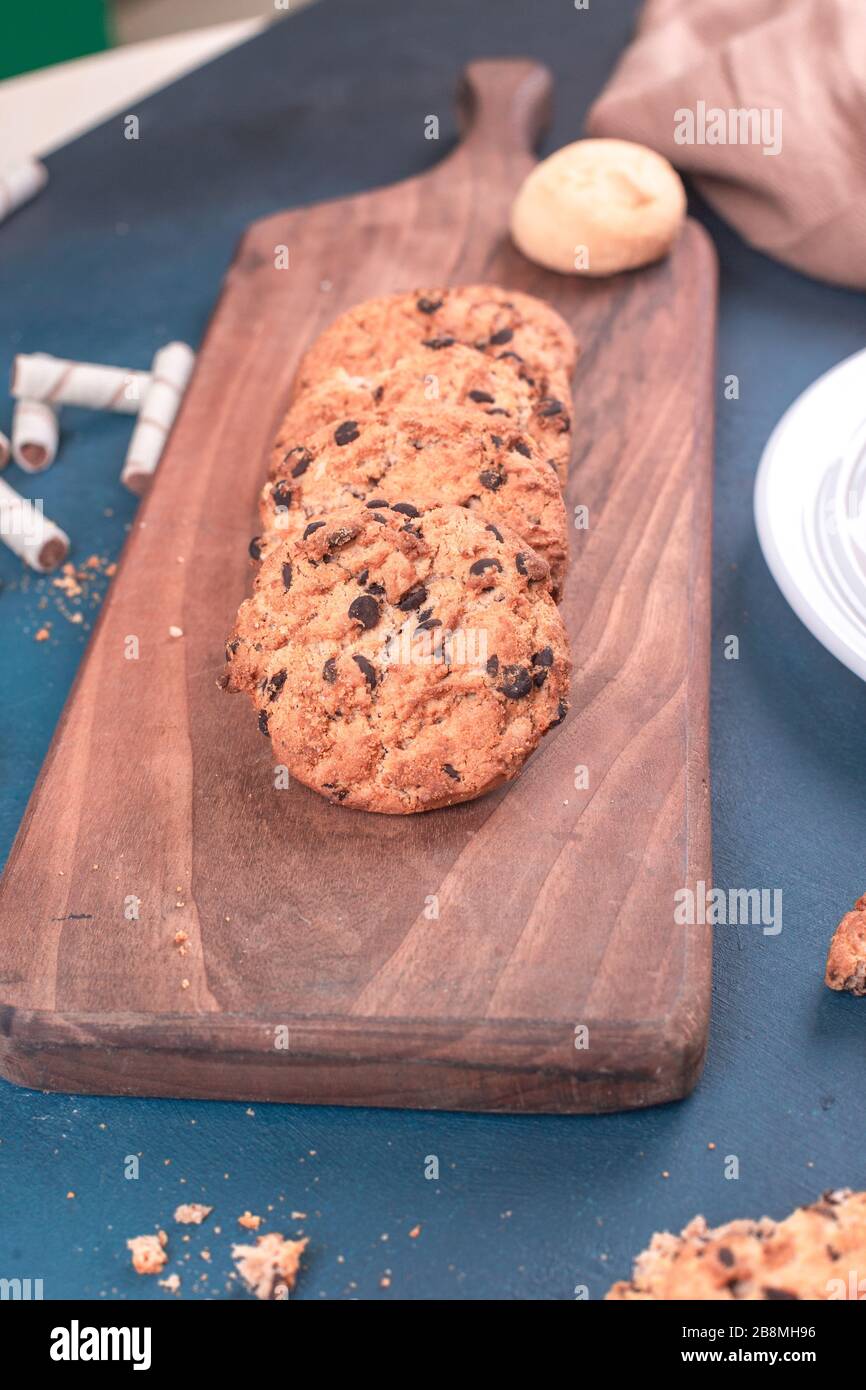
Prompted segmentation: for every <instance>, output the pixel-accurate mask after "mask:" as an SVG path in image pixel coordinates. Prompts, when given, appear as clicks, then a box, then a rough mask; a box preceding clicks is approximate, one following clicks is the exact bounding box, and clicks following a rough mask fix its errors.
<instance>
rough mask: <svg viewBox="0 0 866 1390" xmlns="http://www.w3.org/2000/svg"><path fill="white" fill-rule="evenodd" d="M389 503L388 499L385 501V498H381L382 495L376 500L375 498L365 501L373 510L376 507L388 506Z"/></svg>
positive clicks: (365, 504)
mask: <svg viewBox="0 0 866 1390" xmlns="http://www.w3.org/2000/svg"><path fill="white" fill-rule="evenodd" d="M387 505H388V503H387V502H386V501H384V499H383V498H381V497H377V498H376V500H375V501H374V502H365V503H364V506H365V507H369V509H370V511H372V510H373V508H374V507H387Z"/></svg>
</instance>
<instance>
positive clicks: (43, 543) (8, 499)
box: [0, 478, 69, 574]
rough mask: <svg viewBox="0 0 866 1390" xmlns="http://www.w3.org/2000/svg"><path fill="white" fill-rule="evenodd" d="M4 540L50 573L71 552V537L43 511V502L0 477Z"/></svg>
mask: <svg viewBox="0 0 866 1390" xmlns="http://www.w3.org/2000/svg"><path fill="white" fill-rule="evenodd" d="M0 540H2V541H3V543H4V545H8V547H9V549H10V550H12V551H14V553H15V554H16V555H17V556H19V557H20V559H22V560H23V561H24V563H25V564H27V565H29V566H30V568H31V569H34V570H38V571H39V572H40V574H46V573H47V572H48V571H49V570H53V569H56V568H57V566H58V565H59V564H62V562H63V561H64V560H65V559H66V557H67V555H68V554H69V537H68V536H67V534H66V532H65V531H61V529H60V527H59V526H55V524H54V522H53V521H49V520H48V518H47V517H46V516H45V515H44V513H43V511H42V503H41V502H35V503H34V502H30V501H28V499H27V498H26V497H21V496H20V495H19V494H18V493H17V492H16V491H15V489H14V488H12V487H10V486H9V484H8V483H7V482H6V480H5V478H0Z"/></svg>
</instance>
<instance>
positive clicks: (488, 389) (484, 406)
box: [270, 343, 571, 484]
mask: <svg viewBox="0 0 866 1390" xmlns="http://www.w3.org/2000/svg"><path fill="white" fill-rule="evenodd" d="M544 392H545V394H542V393H541V391H540V390H539V387H538V386H536V385H532V384H530V382H529V381H527V379H526V377H525V376H522V375H521V374H520V371H519V370H518V367H517V365H516V364H515V363H513V362H511V361H509V360H507V359H506V360H502V361H499V360H497V359H496V358H493V357H489V356H486V355H485V354H483V353H480V352H479V351H478V350H477V348H470V347H465V346H464V345H463V344H462V343H453V344H452V345H451V346H450V347H446V348H440V349H436V348H429V347H427V348H425V347H422V348H420V349H419V350H418V351H417V352H413V353H410V354H409V356H408V357H402V358H401V359H400V360H399V362H397V363H395V365H394V366H393V367H389V368H386V370H385V371H383V372H368V373H365V374H364V375H362V376H351V375H350V374H349V373H348V372H347V371H346V369H345V368H344V367H339V368H337V370H336V371H335V372H334V373H333V375H332V376H329V377H326V378H325V379H324V380H323V381H321V382H319V383H318V384H317V385H313V386H311V387H310V388H309V390H307V391H305V392H304V393H303V394H302V395H300V396H299V397H298V398H297V400H296V401H295V403H294V404H293V405H292V407H291V408H290V410H289V412H288V414H287V415H286V417H285V419H284V420H283V423H282V425H281V426H280V429H279V432H278V434H277V437H276V440H275V441H274V446H273V449H272V452H271V466H270V475H271V477H275V476H279V475H281V473H282V472H283V471H284V470H283V462H282V461H283V459H284V458H285V456H286V454H288V453H290V452H291V450H292V449H294V448H295V447H296V446H297V445H299V444H303V443H304V442H305V441H306V439H307V438H308V437H309V435H311V434H312V433H313V432H314V431H315V430H317V429H321V428H322V427H323V426H324V425H329V424H331V423H339V422H341V421H350V420H358V419H360V418H361V417H362V416H364V415H367V414H368V413H369V412H370V411H372V410H393V409H395V408H397V407H400V406H411V407H421V406H425V405H436V404H441V405H462V406H465V407H466V408H467V409H470V410H475V411H477V412H478V413H479V414H481V415H487V416H489V417H490V418H491V419H496V420H500V421H501V422H503V423H505V422H508V423H509V424H511V425H514V426H516V427H517V428H518V429H521V430H525V431H526V432H527V434H529V435H530V437H531V438H532V439H533V440H534V441H535V443H536V444H537V445H538V446H539V449H540V450H541V451H542V453H543V455H544V457H545V458H547V459H548V460H549V462H550V463H551V464H552V465H553V466H554V467H555V468H556V471H557V474H558V475H559V479H560V481H561V482H562V483H563V484H565V482H566V480H567V477H568V464H569V459H570V456H571V409H570V403H571V389H570V386H569V382H568V377H567V375H566V373H565V371H563V370H561V369H556V370H552V371H551V372H549V373H548V374H547V376H546V377H545V380H544Z"/></svg>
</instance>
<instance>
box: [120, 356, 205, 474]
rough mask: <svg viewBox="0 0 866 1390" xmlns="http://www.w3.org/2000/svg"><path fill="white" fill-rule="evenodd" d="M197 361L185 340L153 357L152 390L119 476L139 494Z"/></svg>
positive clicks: (170, 425) (133, 433) (158, 454)
mask: <svg viewBox="0 0 866 1390" xmlns="http://www.w3.org/2000/svg"><path fill="white" fill-rule="evenodd" d="M194 363H195V353H194V352H193V350H192V348H190V347H187V345H186V343H169V344H168V345H167V346H166V347H164V348H160V350H159V352H158V353H157V354H156V356H155V357H154V359H153V365H152V367H151V378H152V379H151V385H150V389H149V391H148V393H147V395H146V396H145V398H144V400H143V401H142V405H141V411H140V412H139V416H138V420H137V422H136V426H135V429H134V430H133V432H132V439H131V440H130V443H129V450H128V452H127V455H126V462H125V463H124V465H123V472H122V473H121V475H120V481H121V482H122V483H123V484H124V485H125V486H126V487H128V488H129V490H130V492H135V493H137V494H138V495H139V497H140V496H141V495H142V494H143V493H145V492H146V491H147V489H148V488H149V487H150V484H151V482H152V480H153V475H154V473H155V472H156V465H157V464H158V463H159V460H160V456H161V454H162V451H163V449H164V448H165V441H166V439H167V438H168V436H169V433H170V432H171V427H172V425H173V424H174V417H175V416H176V415H177V412H178V410H179V408H180V403H181V401H182V400H183V393H184V391H185V390H186V387H187V382H188V381H189V378H190V375H191V373H192V369H193V365H194Z"/></svg>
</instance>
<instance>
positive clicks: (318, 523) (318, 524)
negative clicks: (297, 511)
mask: <svg viewBox="0 0 866 1390" xmlns="http://www.w3.org/2000/svg"><path fill="white" fill-rule="evenodd" d="M324 524H325V523H324V521H311V522H310V524H309V526H308V527H307V528H306V530H305V531H304V534H303V536H302V538H301V539H302V540H306V539H307V537H308V536H311V535H312V534H313V532H314V531H318V530H319V528H320V527H321V526H324Z"/></svg>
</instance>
